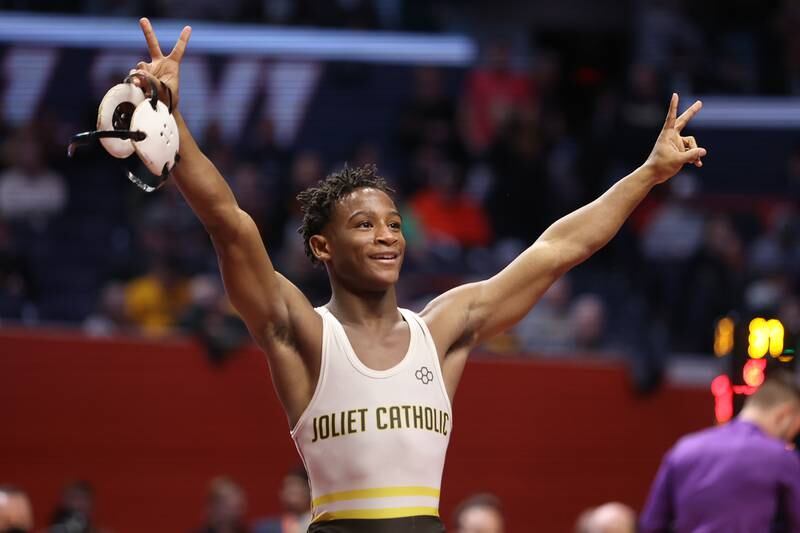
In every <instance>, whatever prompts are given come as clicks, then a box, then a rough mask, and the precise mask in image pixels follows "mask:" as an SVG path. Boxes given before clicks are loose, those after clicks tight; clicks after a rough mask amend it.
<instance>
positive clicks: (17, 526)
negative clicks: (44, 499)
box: [0, 485, 33, 533]
mask: <svg viewBox="0 0 800 533" xmlns="http://www.w3.org/2000/svg"><path fill="white" fill-rule="evenodd" d="M26 531H33V510H32V509H31V502H30V500H29V499H28V496H27V494H25V493H24V492H23V491H22V490H21V489H19V488H17V487H13V486H11V485H0V533H4V532H14V533H23V532H26Z"/></svg>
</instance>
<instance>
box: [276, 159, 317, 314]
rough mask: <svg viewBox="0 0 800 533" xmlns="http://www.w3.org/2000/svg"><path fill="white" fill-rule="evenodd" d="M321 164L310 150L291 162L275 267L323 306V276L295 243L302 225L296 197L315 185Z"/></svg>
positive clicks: (299, 245) (300, 243) (299, 242)
mask: <svg viewBox="0 0 800 533" xmlns="http://www.w3.org/2000/svg"><path fill="white" fill-rule="evenodd" d="M323 170H324V164H323V161H322V157H321V156H320V154H318V153H317V152H315V151H313V150H303V151H301V152H299V153H297V154H296V155H295V157H294V159H293V161H292V167H291V175H290V183H291V186H290V187H289V188H288V189H287V191H286V192H287V195H286V196H285V197H284V198H283V204H284V209H285V212H286V213H287V215H286V217H285V223H284V225H283V233H284V235H283V238H282V242H283V247H282V248H281V249H280V251H279V253H278V254H277V258H276V264H277V266H278V268H279V269H280V271H281V272H286V273H287V275H288V276H289V278H290V279H291V280H292V282H294V283H295V284H296V285H297V286H298V287H300V288H301V289H302V290H303V292H304V293H305V294H306V295H307V296H308V297H309V299H310V300H311V302H312V303H314V302H320V303H321V302H322V301H323V299H324V298H325V297H326V296H327V295H328V294H329V293H330V289H329V288H328V278H327V276H326V275H325V273H324V272H323V271H322V270H320V269H318V268H314V266H313V265H312V264H311V263H310V262H309V261H308V258H307V257H306V253H305V249H304V248H303V242H302V241H301V240H299V239H297V228H299V227H300V226H301V225H302V220H303V214H302V213H301V211H300V204H299V202H298V201H297V194H298V193H299V192H300V191H302V190H304V189H305V188H307V187H310V186H312V185H314V184H316V183H317V181H319V180H320V179H322V177H323Z"/></svg>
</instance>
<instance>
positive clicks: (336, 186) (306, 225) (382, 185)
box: [297, 164, 394, 265]
mask: <svg viewBox="0 0 800 533" xmlns="http://www.w3.org/2000/svg"><path fill="white" fill-rule="evenodd" d="M364 187H371V188H373V189H378V190H379V191H383V192H385V193H386V194H388V195H390V196H391V195H392V194H393V193H394V189H392V188H391V187H389V185H388V184H387V183H386V180H385V179H383V178H382V177H380V176H378V168H377V167H376V166H375V165H372V164H369V165H364V166H361V167H348V166H346V165H345V167H344V168H343V169H342V170H340V171H338V172H334V173H332V174H329V175H328V176H327V177H326V178H325V179H323V180H321V181H320V182H319V183H318V184H317V185H316V186H314V187H309V188H308V189H306V190H304V191H303V192H301V193H300V194H298V195H297V200H298V201H299V202H300V208H301V209H302V211H303V225H302V226H300V227H299V228H298V230H297V232H298V233H300V235H302V236H303V245H304V246H305V251H306V255H307V256H308V257H309V259H311V262H312V263H314V264H315V265H316V264H319V259H317V258H316V256H314V252H312V251H311V245H310V244H309V240H310V239H311V237H312V236H313V235H318V234H319V233H321V232H322V230H323V228H324V227H325V226H326V225H327V224H328V222H330V219H331V216H332V215H333V207H334V205H335V204H336V202H337V201H339V200H340V199H341V198H343V197H344V196H347V195H348V194H350V193H351V192H353V191H354V190H356V189H361V188H364Z"/></svg>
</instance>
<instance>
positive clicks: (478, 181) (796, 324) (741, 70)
mask: <svg viewBox="0 0 800 533" xmlns="http://www.w3.org/2000/svg"><path fill="white" fill-rule="evenodd" d="M479 4H480V2H476V1H470V2H464V3H462V2H452V1H451V2H447V1H435V2H428V1H415V0H392V1H388V2H383V1H377V0H376V1H368V0H360V1H359V0H350V1H344V0H339V1H330V0H324V1H315V0H295V1H292V0H279V1H267V0H264V1H261V2H246V1H244V0H239V1H236V0H234V1H228V2H224V3H220V2H210V1H205V2H203V1H197V0H193V1H192V2H184V1H167V0H162V1H159V0H140V1H115V2H98V1H95V0H83V1H79V0H72V1H68V2H62V1H59V2H37V1H34V0H29V1H26V0H0V8H1V9H21V10H32V11H46V12H71V13H84V14H87V13H88V14H98V15H124V16H139V15H142V14H146V15H148V16H159V17H174V18H178V19H184V18H191V19H192V20H196V19H198V18H207V19H209V20H220V21H229V22H251V23H253V22H258V23H271V24H281V25H312V26H319V27H325V28H331V27H345V28H356V29H394V30H408V31H416V30H422V31H433V32H436V31H445V30H452V29H457V30H459V31H470V30H473V31H474V34H475V35H476V36H480V37H481V39H479V41H480V44H481V53H480V59H479V61H478V63H477V64H475V65H474V66H473V67H472V68H469V69H452V68H437V67H432V66H428V67H413V68H412V67H403V68H406V70H407V71H408V72H407V75H406V76H404V77H401V78H399V79H405V80H407V85H406V86H402V87H394V89H395V90H397V91H401V92H402V93H403V94H404V95H405V104H404V105H403V106H401V107H399V108H397V109H391V110H387V113H386V116H387V117H389V118H388V119H387V120H386V121H380V122H379V123H377V122H378V121H374V119H373V118H372V117H369V116H358V115H356V116H352V117H351V118H352V122H353V123H358V122H359V121H363V122H366V123H368V126H369V127H372V128H375V129H379V130H380V131H381V132H382V134H381V136H377V137H370V136H366V135H365V136H363V138H361V139H360V140H358V142H355V143H353V145H352V146H351V147H350V149H349V150H348V151H346V152H343V151H342V150H339V149H337V148H330V149H326V146H324V145H322V146H319V145H314V146H306V145H303V144H302V143H297V144H295V145H291V146H285V145H281V144H280V143H278V142H276V140H275V138H274V131H273V129H274V128H273V125H272V124H270V122H269V121H268V120H259V121H258V122H256V123H253V124H250V125H249V127H248V130H247V132H246V134H244V135H242V136H241V137H240V138H238V139H231V138H229V137H226V136H225V135H223V134H222V133H221V129H220V127H219V125H218V124H215V123H212V124H210V125H209V127H208V128H207V130H206V131H204V132H195V134H196V135H198V137H200V138H201V139H202V144H203V149H204V151H205V152H206V154H207V155H208V156H209V157H210V159H211V160H212V161H213V162H214V163H215V164H216V165H217V167H218V168H219V170H220V171H221V173H222V174H223V175H224V176H225V177H226V179H227V180H228V182H229V183H230V185H231V187H232V188H233V190H234V192H235V193H236V196H237V198H238V200H239V202H240V204H241V206H242V207H243V209H245V210H246V211H248V212H249V213H250V214H251V215H252V216H253V218H254V219H255V220H256V222H257V223H258V225H259V228H260V229H261V232H262V235H263V237H264V240H265V242H266V245H267V248H268V250H269V252H270V255H271V257H272V258H273V260H274V262H275V264H276V266H277V268H278V269H279V270H280V271H281V272H284V273H286V275H287V276H288V277H289V278H290V279H291V280H292V281H294V282H295V283H296V284H297V285H299V286H300V287H301V289H302V290H303V291H304V292H305V293H306V294H307V295H308V296H309V297H310V299H311V300H312V303H314V304H317V305H319V304H321V303H324V302H325V301H326V297H327V295H328V290H329V289H328V283H327V278H326V275H325V272H324V270H323V269H320V268H314V267H312V265H311V263H310V262H309V261H308V259H307V258H306V257H305V255H304V253H303V246H302V240H301V238H300V237H299V236H298V235H297V233H296V229H297V228H298V227H299V225H300V214H299V209H298V205H297V202H296V199H295V197H296V195H297V193H298V192H299V191H300V190H302V189H304V188H305V187H307V186H309V185H312V184H314V183H315V182H316V181H317V180H318V179H320V178H321V177H323V176H324V175H325V174H326V173H328V172H329V171H331V170H335V169H338V168H341V166H342V165H343V164H345V163H347V164H349V165H351V166H358V165H363V164H373V163H374V164H377V166H378V169H379V170H380V173H381V174H382V175H384V176H385V177H386V178H387V179H389V181H390V183H391V184H392V185H393V187H394V188H395V189H396V191H397V203H398V206H399V207H400V210H401V212H402V213H403V217H404V222H403V224H404V232H405V235H406V239H407V241H408V249H407V256H406V260H405V266H404V275H403V277H402V281H401V284H400V285H399V287H398V290H399V299H400V303H401V305H403V306H405V307H409V308H412V309H417V310H418V309H420V308H421V307H422V306H423V305H424V304H425V303H426V302H427V301H428V300H429V299H430V298H431V297H432V296H433V295H436V294H439V293H441V292H442V291H444V290H446V289H448V288H450V287H452V286H455V285H457V284H460V283H463V282H466V281H470V280H475V279H481V278H485V277H487V276H490V275H492V274H493V273H495V272H497V271H498V270H499V269H500V268H502V267H503V266H504V265H506V264H507V263H508V262H509V261H510V260H512V259H513V258H514V257H515V256H516V255H517V254H518V253H520V252H521V251H522V250H523V249H524V248H525V247H526V246H528V245H529V244H530V243H532V242H533V241H534V240H535V239H536V238H537V236H538V235H540V234H541V232H542V231H543V230H544V229H546V228H547V226H548V225H549V224H550V223H552V222H553V221H555V220H556V219H557V218H559V217H560V216H563V215H565V214H567V213H568V212H570V211H571V210H573V209H576V208H578V207H579V206H581V205H583V204H585V203H587V202H589V201H591V200H593V199H594V198H596V197H597V196H598V195H600V194H601V193H602V192H603V191H604V190H606V189H607V188H608V187H609V186H610V185H611V184H612V183H614V181H615V180H616V179H619V178H620V177H622V176H624V175H625V174H627V173H628V172H630V171H632V170H633V169H635V168H636V167H637V166H638V165H640V164H641V163H643V162H644V160H645V159H646V157H647V155H648V153H649V151H650V148H651V146H652V144H653V143H654V141H655V139H656V137H657V135H658V132H659V130H660V128H661V125H662V123H663V120H664V116H665V114H666V109H667V104H668V101H669V96H670V94H671V93H672V92H673V91H677V92H680V93H681V94H685V95H688V94H723V95H754V96H757V95H783V96H789V95H795V94H797V93H798V92H800V37H798V34H797V32H796V31H794V28H795V27H796V26H797V23H798V22H800V10H799V9H798V8H797V5H796V3H795V2H790V1H786V2H777V1H775V2H763V1H759V2H756V1H748V0H737V1H733V2H730V1H728V2H724V3H723V2H720V1H709V2H701V3H690V2H682V1H678V0H672V1H670V0H661V1H656V0H650V1H639V2H630V5H626V6H624V7H623V8H622V9H624V12H625V13H626V14H627V19H626V20H624V21H623V23H622V24H620V25H619V26H618V27H616V28H611V29H608V30H606V31H604V32H602V33H601V34H598V33H594V34H592V33H591V32H590V33H588V34H587V33H586V32H584V34H583V35H584V36H583V37H577V36H579V35H581V32H580V31H579V30H578V29H570V28H567V29H547V28H544V29H542V28H534V26H535V24H534V23H533V22H532V21H527V20H525V19H524V17H522V18H521V19H520V20H515V21H509V22H508V23H509V24H511V23H513V24H514V26H513V27H511V28H510V29H509V32H508V36H506V37H499V38H498V36H497V34H496V33H495V34H492V32H491V31H490V30H487V29H486V28H483V27H482V26H481V21H480V18H479V17H473V18H472V19H470V18H469V17H464V16H462V17H457V18H456V19H455V20H457V23H452V21H451V18H448V16H449V15H451V14H453V13H454V12H458V11H459V9H461V8H463V12H464V13H470V12H471V10H472V11H474V10H476V9H478V8H479V7H480V6H479ZM511 4H514V3H513V2H512V3H511ZM753 10H756V11H758V13H759V16H758V17H755V18H754V17H752V12H753ZM470 24H472V25H473V26H470ZM487 34H488V35H489V36H488V37H486V35H487ZM520 35H521V36H522V38H519V36H520ZM484 37H485V38H484ZM189 53H190V54H191V43H190V45H189ZM132 66H133V65H131V67H132ZM369 68H370V67H368V66H358V65H352V64H345V63H341V64H340V63H329V64H326V65H325V69H326V74H325V77H324V80H323V83H322V85H321V87H320V89H319V91H320V92H322V91H335V90H346V89H347V87H348V86H350V85H352V84H358V83H359V82H360V80H361V79H363V78H365V77H369V76H370V73H369ZM398 68H400V67H398ZM3 75H6V76H8V75H13V74H9V73H5V74H3ZM689 103H690V102H686V101H683V102H682V105H683V106H684V107H685V106H687V105H689ZM92 105H93V106H96V103H93V104H92ZM95 112H96V107H92V108H91V109H89V108H87V109H86V110H85V120H84V121H83V122H81V123H75V122H74V121H73V122H70V121H68V120H67V119H65V118H64V117H63V116H62V114H61V113H60V111H59V109H57V108H56V109H42V110H41V112H40V113H38V114H37V117H38V118H37V120H36V121H34V122H32V123H30V124H26V125H23V126H21V127H14V128H12V127H11V126H10V125H2V124H0V146H2V158H1V159H0V319H2V322H4V323H5V322H20V323H22V324H24V325H37V324H48V323H60V324H69V325H73V326H77V327H82V328H83V329H84V330H85V331H86V332H87V333H88V334H90V335H112V334H143V335H147V336H154V337H158V336H163V335H169V334H173V333H175V332H178V331H180V332H187V333H190V334H196V335H199V336H200V337H201V338H203V339H204V341H205V342H206V344H207V346H208V348H209V354H210V355H211V356H212V358H213V359H214V360H217V361H218V360H221V359H222V358H224V356H225V354H227V353H230V351H231V350H233V349H235V348H237V347H238V346H241V345H242V344H243V343H245V342H247V332H246V330H245V329H244V326H243V325H242V323H241V322H240V321H239V320H238V319H237V318H236V315H235V312H234V310H233V309H232V308H231V306H230V304H229V303H228V302H227V300H226V299H225V297H224V291H223V288H222V286H221V282H220V277H219V274H218V268H217V265H216V258H215V255H214V251H213V247H212V246H211V244H210V242H209V240H208V238H207V236H206V234H205V231H204V229H203V227H202V226H201V225H200V224H199V222H198V221H197V220H196V218H195V217H194V216H193V214H192V213H191V211H190V210H189V208H188V207H187V205H186V204H185V202H184V201H183V200H182V198H181V196H180V193H179V192H178V190H177V189H176V188H175V186H174V185H173V184H169V185H168V186H167V187H166V188H165V189H163V190H161V191H159V192H157V193H155V194H152V195H145V194H143V193H141V192H140V191H139V190H137V189H136V188H135V187H133V186H132V185H131V184H130V183H128V182H127V181H126V180H125V179H124V177H122V174H121V173H120V171H119V170H118V169H117V168H116V167H115V166H114V165H113V163H112V162H109V161H108V160H107V159H105V158H103V157H101V155H100V154H99V153H98V154H96V155H95V156H94V157H93V158H84V159H82V160H69V159H67V158H66V154H65V146H66V143H67V139H68V136H69V135H70V134H71V133H74V132H77V131H82V130H85V129H88V128H89V127H91V126H92V125H93V124H94V118H93V114H94V113H95ZM371 120H372V121H373V122H376V123H374V124H369V123H370V121H371ZM325 126H326V128H329V131H327V132H325V133H324V134H323V137H325V136H328V137H330V138H333V137H336V136H337V135H338V133H339V131H340V130H342V129H346V128H347V127H348V124H340V123H332V124H326V125H325ZM690 128H691V127H690ZM367 129H368V128H367ZM361 130H364V128H361ZM689 133H690V134H695V135H696V136H697V138H698V141H699V144H700V145H701V146H706V147H707V148H708V149H709V156H708V158H707V161H706V165H705V166H704V168H702V169H695V168H687V169H686V170H685V171H684V172H682V173H681V174H679V175H678V176H676V177H675V178H674V179H673V180H672V181H671V182H669V183H668V184H667V185H663V186H660V187H658V188H657V189H655V190H654V191H653V192H652V193H651V195H650V196H649V197H648V198H647V199H646V200H645V202H644V203H643V204H642V205H641V206H640V208H639V209H638V210H637V211H636V212H635V213H634V215H633V216H632V217H631V220H630V221H629V223H627V224H626V226H625V227H624V228H623V230H622V231H621V232H620V234H619V235H618V236H617V237H616V239H615V240H614V241H612V243H611V244H610V245H609V246H608V247H607V248H606V249H605V250H603V251H602V252H600V253H599V254H598V255H597V256H596V257H594V258H592V259H591V260H590V261H589V262H588V263H587V264H585V265H582V266H581V267H579V268H577V269H576V270H575V271H574V272H572V273H570V274H569V275H567V276H566V277H565V278H563V279H562V280H561V281H559V282H558V283H557V284H556V285H555V286H554V287H553V288H552V289H551V290H550V291H549V292H548V293H547V294H546V295H545V296H544V298H543V299H542V301H541V302H540V303H539V304H538V305H537V307H536V308H535V309H534V310H533V311H532V312H531V313H530V315H529V316H528V317H526V318H525V319H524V320H523V322H522V323H521V324H520V325H519V326H517V327H516V328H515V329H514V330H513V331H511V332H509V333H508V334H507V335H504V336H502V337H499V338H498V339H495V340H494V341H492V342H491V344H489V345H487V346H485V347H484V349H485V350H486V351H491V352H495V353H507V354H536V355H545V356H547V355H549V356H557V355H558V354H565V353H571V354H575V353H609V354H632V355H633V357H632V358H631V360H632V362H633V363H634V370H635V371H636V372H638V373H639V378H640V379H643V380H644V381H645V382H646V381H647V380H649V379H655V376H657V375H658V370H659V369H660V368H661V366H662V365H663V361H664V359H665V357H667V355H668V354H670V353H674V352H688V353H699V354H710V353H711V345H712V330H713V327H714V323H715V321H716V320H717V319H718V318H720V317H721V316H723V315H725V314H727V313H729V312H731V311H739V312H742V313H747V312H763V313H769V314H772V315H774V316H779V317H780V318H781V319H782V320H783V321H784V323H785V324H789V325H790V327H793V328H794V330H795V331H800V298H799V297H798V294H800V286H799V285H798V281H800V280H799V279H798V273H800V209H798V205H799V204H800V202H798V199H799V198H798V197H799V196H800V142H798V141H800V139H797V135H796V134H794V133H793V132H790V131H786V132H784V133H782V134H781V135H783V136H784V137H788V138H789V140H788V141H786V139H785V138H784V142H786V143H788V144H789V145H791V146H794V148H792V149H791V150H789V151H788V153H780V158H779V159H780V160H778V161H776V160H775V159H776V158H775V157H773V156H772V155H769V154H767V155H765V154H763V153H752V154H747V150H748V146H747V144H746V142H742V146H740V147H739V148H740V149H741V150H740V151H741V152H742V153H744V154H745V156H746V157H749V158H751V159H759V158H764V163H765V165H764V174H763V175H760V176H753V175H749V174H747V175H742V173H737V168H736V167H735V166H733V165H731V164H729V163H726V161H724V160H720V159H719V158H717V157H715V149H717V146H715V145H714V144H713V140H714V139H715V137H714V136H713V135H707V136H706V137H704V133H705V132H704V131H702V130H701V131H690V132H689ZM716 138H722V139H729V138H730V137H719V136H718V137H716ZM376 139H377V140H376ZM331 143H332V144H333V141H331ZM714 172H716V176H718V177H719V176H722V178H724V179H716V180H711V181H707V180H706V179H705V176H706V174H707V173H714ZM754 183H757V184H759V186H757V187H754Z"/></svg>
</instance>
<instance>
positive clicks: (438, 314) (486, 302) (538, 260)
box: [423, 95, 706, 358]
mask: <svg viewBox="0 0 800 533" xmlns="http://www.w3.org/2000/svg"><path fill="white" fill-rule="evenodd" d="M701 107H702V104H701V103H700V102H699V101H698V102H695V103H694V104H693V105H692V106H691V107H689V109H687V110H686V111H685V112H684V113H683V114H682V115H681V116H680V117H678V116H677V109H678V96H677V95H673V96H672V101H671V102H670V107H669V111H668V113H667V118H666V121H665V122H664V127H663V128H662V130H661V133H660V135H659V136H658V139H657V140H656V143H655V145H654V147H653V150H652V152H651V153H650V156H649V157H648V158H647V161H645V163H644V164H643V165H642V166H640V167H639V168H638V169H636V170H635V171H633V172H632V173H631V174H629V175H627V176H625V177H624V178H622V179H621V180H619V181H618V182H617V183H616V184H614V185H613V186H612V187H611V188H610V189H609V190H608V191H606V192H605V193H604V194H603V195H602V196H600V197H599V198H598V199H596V200H595V201H593V202H591V203H589V204H587V205H585V206H583V207H581V208H580V209H578V210H576V211H574V212H572V213H570V214H568V215H566V216H565V217H563V218H561V219H560V220H558V221H557V222H555V223H554V224H553V225H552V226H550V227H549V228H548V229H547V230H546V231H545V232H544V233H543V234H542V235H541V236H540V237H539V239H538V240H537V241H536V242H535V243H533V244H532V245H531V246H530V247H529V248H528V249H527V250H525V251H524V252H523V253H522V254H520V255H519V256H518V257H517V258H516V259H515V260H514V261H512V262H511V264H509V265H508V266H507V267H506V268H504V269H503V270H502V271H501V272H499V273H498V274H496V275H495V276H493V277H491V278H490V279H487V280H485V281H480V282H476V283H470V284H467V285H463V286H461V287H456V288H455V289H452V290H450V291H448V292H446V293H444V294H443V295H441V296H440V297H438V298H436V299H435V300H433V301H432V302H431V303H430V304H429V305H428V306H427V307H426V308H425V310H424V311H423V316H424V317H425V319H426V322H427V323H428V324H429V326H430V327H431V331H432V333H433V334H434V337H435V338H436V339H437V345H438V346H437V347H438V348H439V350H440V356H441V357H442V358H444V357H445V356H446V355H447V353H448V352H449V351H450V350H451V348H453V347H461V346H474V345H475V344H476V343H478V342H480V341H481V340H483V339H486V338H488V337H491V336H492V335H495V334H497V333H499V332H501V331H503V330H505V329H508V328H509V327H511V326H513V325H514V324H515V323H516V322H518V321H519V320H520V319H522V317H523V316H525V315H526V314H527V313H528V311H530V309H531V308H532V307H533V305H534V304H535V303H536V302H537V301H538V300H539V298H540V297H541V296H542V294H543V293H544V292H545V291H546V290H547V288H548V287H550V285H551V284H552V283H553V282H554V281H555V280H556V279H558V278H559V277H560V276H562V275H563V274H564V273H565V272H567V271H568V270H569V269H571V268H572V267H574V266H576V265H578V264H580V263H581V262H583V261H585V260H586V259H588V258H589V257H590V256H591V255H592V254H594V253H595V252H596V251H598V250H599V249H600V248H602V247H603V246H605V245H606V243H608V241H610V240H611V238H612V237H614V235H616V233H617V231H619V229H620V228H621V227H622V224H623V223H624V222H625V220H626V219H627V218H628V216H629V215H630V214H631V212H632V211H633V210H634V208H636V206H637V205H638V204H639V202H641V201H642V199H643V198H644V197H645V196H646V195H647V193H648V192H649V191H650V189H652V188H653V187H654V186H655V185H657V184H659V183H662V182H664V181H667V180H668V179H669V178H671V177H672V176H674V175H675V174H677V173H678V171H679V170H680V169H681V168H682V167H683V166H684V165H686V164H694V165H696V166H698V167H699V166H702V161H701V158H702V157H703V156H705V155H706V150H705V149H704V148H699V147H698V146H697V143H696V142H695V139H694V137H682V136H681V131H682V130H683V128H684V127H685V126H686V124H687V123H688V122H689V121H690V120H691V118H692V117H693V116H694V115H695V114H696V113H697V112H698V111H699V110H700V108H701ZM520 223H524V221H520Z"/></svg>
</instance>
